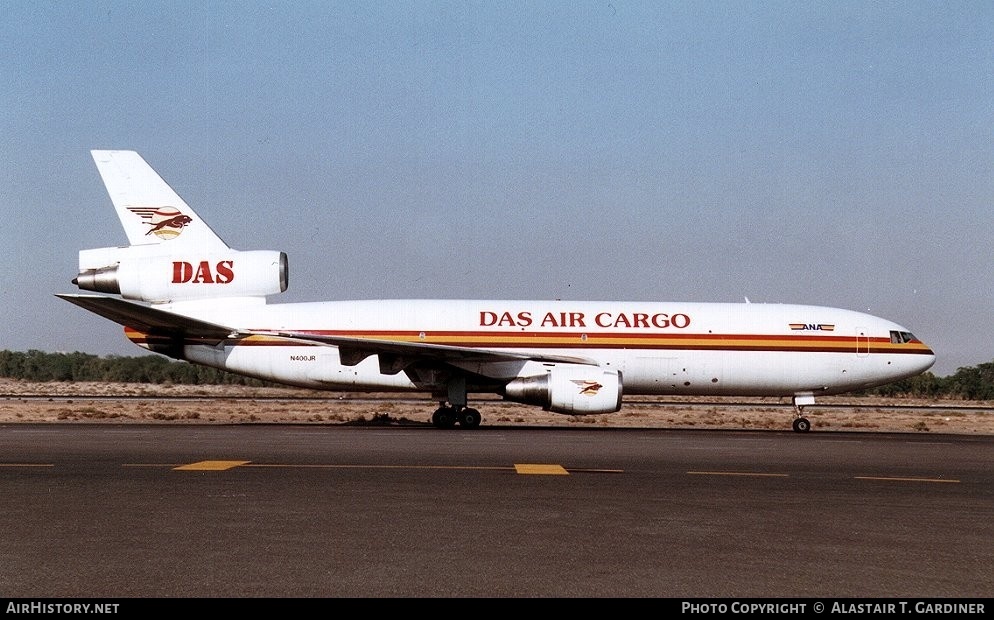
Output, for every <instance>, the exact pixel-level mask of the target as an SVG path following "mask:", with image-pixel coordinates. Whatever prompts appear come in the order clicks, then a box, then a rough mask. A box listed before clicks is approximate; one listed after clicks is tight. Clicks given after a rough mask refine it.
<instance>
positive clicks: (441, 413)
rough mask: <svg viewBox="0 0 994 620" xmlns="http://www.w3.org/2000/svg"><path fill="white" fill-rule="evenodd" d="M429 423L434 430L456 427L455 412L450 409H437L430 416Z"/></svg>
mask: <svg viewBox="0 0 994 620" xmlns="http://www.w3.org/2000/svg"><path fill="white" fill-rule="evenodd" d="M431 423H432V424H434V425H435V428H452V427H453V426H455V425H456V412H455V411H454V410H453V409H452V407H439V408H438V409H436V410H435V413H433V414H431Z"/></svg>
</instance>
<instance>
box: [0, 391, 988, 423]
mask: <svg viewBox="0 0 994 620" xmlns="http://www.w3.org/2000/svg"><path fill="white" fill-rule="evenodd" d="M121 397H126V398H121ZM659 401H665V403H660V402H659ZM818 402H819V404H822V405H839V406H838V407H835V406H833V407H824V406H823V407H819V406H817V405H816V406H813V407H809V408H807V409H806V410H805V415H806V417H807V418H808V419H809V420H811V424H812V428H813V429H814V430H817V431H826V430H827V431H833V430H834V431H863V432H866V431H886V432H909V433H928V432H933V433H966V434H983V435H990V434H994V403H984V402H979V403H976V402H964V401H943V402H933V401H916V402H912V401H907V400H883V399H860V398H855V397H827V398H822V399H819V401H818ZM715 403H721V404H715ZM473 405H474V406H475V407H477V408H479V409H480V411H481V412H482V414H483V424H484V425H487V426H555V427H581V428H590V427H604V428H614V427H627V428H701V429H704V428H728V429H757V430H766V429H772V430H789V429H790V422H791V420H792V418H793V410H792V408H791V407H790V402H789V400H788V399H783V400H780V399H762V398H752V399H740V398H726V399H717V398H706V399H694V398H677V397H665V398H639V397H633V398H628V399H626V400H625V406H624V407H623V408H622V410H621V411H619V412H618V413H614V414H607V415H593V416H568V415H560V414H555V413H548V412H545V411H542V410H541V409H539V408H538V407H530V406H527V405H518V404H515V403H509V402H504V401H501V400H500V399H498V398H496V397H489V398H482V399H479V400H474V403H473ZM849 405H851V407H850V406H849ZM889 405H905V406H907V405H913V407H912V408H902V409H899V410H896V409H889V408H886V407H887V406H889ZM965 406H971V407H975V409H970V410H964V409H962V408H963V407H965ZM435 407H436V404H435V403H434V402H433V401H432V400H431V399H430V398H428V397H427V396H418V395H413V397H412V395H395V396H390V395H387V394H359V393H331V392H320V391H312V390H302V389H295V388H248V387H240V386H185V385H184V386H180V385H151V384H113V383H58V382H53V383H32V382H24V381H13V380H6V379H0V423H28V422H79V423H99V422H114V423H127V422H144V423H160V422H161V423H173V424H212V423H214V424H229V423H275V424H363V425H404V424H407V425H427V424H428V421H429V419H430V416H431V413H432V411H434V409H435Z"/></svg>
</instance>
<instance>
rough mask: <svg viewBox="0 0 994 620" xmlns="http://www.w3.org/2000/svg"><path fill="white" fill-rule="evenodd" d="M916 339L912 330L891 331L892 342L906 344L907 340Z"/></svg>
mask: <svg viewBox="0 0 994 620" xmlns="http://www.w3.org/2000/svg"><path fill="white" fill-rule="evenodd" d="M914 340H915V336H914V334H912V333H911V332H898V331H892V332H891V333H890V343H891V344H904V343H906V342H914Z"/></svg>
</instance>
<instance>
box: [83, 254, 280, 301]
mask: <svg viewBox="0 0 994 620" xmlns="http://www.w3.org/2000/svg"><path fill="white" fill-rule="evenodd" d="M136 248H140V246H132V247H128V248H102V249H99V250H85V251H83V252H80V265H79V269H80V271H79V275H78V276H76V278H75V279H74V280H73V283H74V284H76V285H77V286H78V287H79V288H81V289H83V290H87V291H96V292H99V293H112V294H116V295H121V296H122V297H124V298H126V299H135V300H140V301H148V302H155V303H161V302H173V301H187V300H193V299H210V298H219V297H259V296H265V295H273V294H276V293H282V292H283V291H285V290H286V288H287V284H288V281H287V278H288V272H287V257H286V254H285V253H283V252H275V251H268V250H254V251H247V252H240V251H238V250H226V251H223V252H214V253H211V254H189V253H184V254H168V255H153V254H146V253H144V252H142V251H141V250H136Z"/></svg>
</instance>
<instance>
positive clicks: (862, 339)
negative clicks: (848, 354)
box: [856, 327, 870, 357]
mask: <svg viewBox="0 0 994 620" xmlns="http://www.w3.org/2000/svg"><path fill="white" fill-rule="evenodd" d="M869 354H870V337H869V335H867V332H866V328H865V327H857V328H856V357H866V356H867V355H869Z"/></svg>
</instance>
